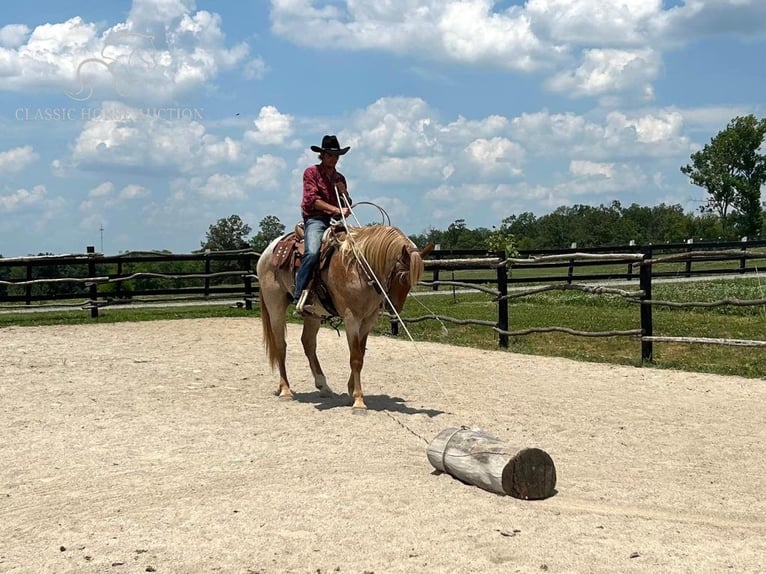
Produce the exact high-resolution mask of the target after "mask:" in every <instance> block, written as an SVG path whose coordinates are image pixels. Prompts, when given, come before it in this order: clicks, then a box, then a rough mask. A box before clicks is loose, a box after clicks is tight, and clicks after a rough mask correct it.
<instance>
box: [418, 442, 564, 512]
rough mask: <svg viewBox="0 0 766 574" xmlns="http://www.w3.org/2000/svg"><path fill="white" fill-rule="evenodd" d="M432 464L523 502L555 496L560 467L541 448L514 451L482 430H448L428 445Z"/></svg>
mask: <svg viewBox="0 0 766 574" xmlns="http://www.w3.org/2000/svg"><path fill="white" fill-rule="evenodd" d="M426 454H427V456H428V461H429V462H430V463H431V465H432V466H433V467H434V468H435V469H436V470H438V471H440V472H446V473H448V474H450V475H452V476H454V477H455V478H457V479H458V480H460V481H462V482H465V483H467V484H472V485H474V486H478V487H479V488H483V489H484V490H488V491H490V492H494V493H497V494H506V495H508V496H512V497H514V498H520V499H523V500H540V499H543V498H548V497H549V496H552V495H553V494H554V493H555V487H556V467H555V465H554V464H553V459H552V458H551V457H550V455H549V454H548V453H546V452H545V451H543V450H541V449H539V448H512V447H509V446H507V445H506V444H505V443H503V442H502V441H501V440H500V439H499V438H497V437H494V436H492V435H489V434H487V433H485V432H483V431H481V430H478V429H468V428H465V427H462V428H454V427H452V428H447V429H445V430H443V431H442V432H440V433H439V434H438V435H437V436H436V438H434V440H432V441H431V443H430V444H429V445H428V448H427V450H426Z"/></svg>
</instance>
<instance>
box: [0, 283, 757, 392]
mask: <svg viewBox="0 0 766 574" xmlns="http://www.w3.org/2000/svg"><path fill="white" fill-rule="evenodd" d="M444 275H445V274H444V273H442V276H441V278H442V279H446V277H445V276H444ZM637 288H638V285H637V284H636V285H635V286H633V287H629V288H626V289H631V290H632V289H637ZM653 299H654V300H665V301H677V302H683V301H719V300H723V299H739V300H761V299H766V280H764V282H763V283H762V282H761V280H760V279H758V278H755V279H740V280H731V279H721V280H710V281H704V282H690V283H657V284H656V285H655V286H654V292H653ZM256 308H257V305H256ZM257 315H258V311H257V309H256V310H253V311H247V310H245V309H241V308H236V307H231V306H226V305H217V306H214V305H204V306H189V307H157V308H119V309H116V308H104V309H101V311H100V317H99V318H98V319H91V318H90V315H89V313H88V312H87V311H83V310H73V311H55V312H54V311H48V312H40V313H2V314H0V328H2V327H5V326H9V325H21V326H24V325H51V324H71V323H92V322H94V321H98V322H116V321H146V320H157V319H180V318H189V317H229V316H232V317H241V316H257ZM423 315H438V316H445V317H453V318H455V319H480V320H487V321H492V322H494V321H496V320H497V304H496V303H494V302H492V301H491V298H490V297H489V296H488V295H485V294H481V293H467V294H466V293H462V292H453V290H451V289H449V288H444V287H443V288H442V291H440V292H439V293H438V294H433V295H429V296H422V297H418V298H410V299H409V300H408V302H407V305H406V306H405V308H404V311H403V313H402V317H403V318H404V319H405V323H406V319H407V318H408V317H410V318H412V317H420V316H423ZM653 315H654V321H653V323H654V335H657V336H662V335H664V336H685V337H712V338H733V339H748V340H762V339H766V337H764V331H765V330H766V329H765V327H766V305H762V304H759V305H755V306H747V307H745V306H721V307H713V308H682V309H679V308H668V307H661V306H654V308H653ZM509 316H510V327H509V330H510V331H517V330H520V329H525V328H532V327H547V326H560V327H569V328H571V329H575V330H579V331H609V330H629V329H638V328H640V320H639V317H640V315H639V305H638V304H637V303H634V302H630V301H627V300H625V299H623V298H622V297H620V296H616V295H589V294H585V293H581V292H559V291H550V292H546V293H542V294H537V295H533V296H529V297H525V298H522V299H514V300H512V301H511V302H510V304H509ZM291 320H294V319H291ZM406 326H407V330H409V332H410V334H411V335H412V337H413V338H414V339H415V340H416V341H417V340H428V341H439V342H444V343H449V344H453V345H463V346H471V347H477V348H484V349H497V348H498V336H497V333H495V332H494V331H493V330H492V329H491V328H489V327H486V326H473V325H455V324H452V323H450V322H446V321H445V322H443V325H442V324H441V323H440V322H439V321H436V320H427V321H423V322H418V323H406ZM375 331H376V333H377V334H381V335H388V334H390V332H391V329H390V323H389V321H388V320H387V319H385V318H381V320H380V321H379V323H378V325H377V327H376V330H375ZM406 336H407V334H406V333H405V331H404V330H403V329H401V330H400V334H399V337H406ZM509 351H512V352H518V353H528V354H536V355H551V356H561V357H569V358H573V359H577V360H584V361H595V362H605V363H620V364H629V365H639V364H640V358H641V344H640V341H639V340H638V339H637V338H635V337H609V338H589V337H580V336H573V335H568V334H564V333H545V334H532V335H526V336H520V337H512V338H511V340H510V346H509ZM654 366H655V367H657V368H673V369H681V370H687V371H700V372H712V373H720V374H733V375H741V376H745V377H751V378H764V377H766V348H763V347H760V348H751V347H732V346H717V345H715V346H714V345H708V344H681V343H655V344H654Z"/></svg>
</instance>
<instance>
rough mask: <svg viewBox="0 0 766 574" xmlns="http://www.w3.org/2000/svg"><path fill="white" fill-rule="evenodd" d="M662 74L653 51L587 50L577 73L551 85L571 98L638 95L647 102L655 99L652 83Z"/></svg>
mask: <svg viewBox="0 0 766 574" xmlns="http://www.w3.org/2000/svg"><path fill="white" fill-rule="evenodd" d="M659 70H660V58H659V55H658V54H657V53H656V52H654V51H653V50H651V49H644V50H605V49H592V50H585V52H584V53H583V61H582V64H581V65H580V66H579V67H578V68H577V69H575V70H573V71H564V72H560V73H559V74H556V75H554V76H553V77H551V78H550V79H549V81H548V82H547V85H548V87H549V88H550V89H551V90H553V91H555V92H563V93H565V94H568V95H570V96H601V95H604V94H611V93H620V92H625V93H628V92H631V91H638V93H639V94H640V95H641V97H643V98H644V99H652V98H653V97H654V91H653V88H652V84H651V82H652V81H653V80H654V79H655V78H656V77H657V74H658V73H659Z"/></svg>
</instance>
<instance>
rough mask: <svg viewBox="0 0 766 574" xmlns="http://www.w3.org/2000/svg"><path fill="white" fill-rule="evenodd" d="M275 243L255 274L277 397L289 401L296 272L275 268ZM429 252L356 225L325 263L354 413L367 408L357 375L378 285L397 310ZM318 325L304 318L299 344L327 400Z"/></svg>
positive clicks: (391, 231) (377, 306)
mask: <svg viewBox="0 0 766 574" xmlns="http://www.w3.org/2000/svg"><path fill="white" fill-rule="evenodd" d="M279 239H280V238H277V239H275V240H274V241H272V242H271V244H270V245H269V246H268V247H267V248H266V250H265V251H264V252H263V254H262V255H261V257H260V258H259V259H258V266H257V273H258V283H259V288H260V304H261V321H262V323H263V341H264V346H265V347H266V353H267V355H268V358H269V362H270V363H271V367H272V369H273V368H274V367H279V388H278V390H277V393H278V395H279V397H280V398H292V396H293V393H292V390H291V389H290V383H289V382H288V380H287V369H286V367H285V357H286V351H287V343H286V341H285V335H286V319H285V311H286V309H287V307H288V305H289V303H290V301H291V300H292V293H293V288H294V274H293V270H292V269H290V268H289V267H281V268H276V267H275V266H274V263H273V262H272V257H271V254H272V252H273V250H274V248H275V246H276V244H277V243H278V242H279ZM427 251H430V246H429V248H426V250H424V251H423V252H420V251H418V249H417V247H416V246H415V245H414V244H413V243H412V241H411V240H410V239H409V238H408V237H407V236H406V235H404V234H403V233H402V232H401V231H400V230H399V229H397V228H396V227H391V226H387V225H374V226H369V227H354V228H350V229H349V230H348V232H347V233H342V234H341V242H340V246H339V248H338V249H337V251H336V253H335V254H334V256H333V257H332V258H331V260H330V263H329V265H327V266H326V267H325V268H324V269H322V270H321V271H318V272H319V273H321V280H322V281H323V283H324V284H325V285H326V287H327V290H328V292H329V295H330V298H331V299H332V303H333V306H334V307H335V309H336V310H337V314H338V316H339V317H341V318H342V319H343V322H344V324H345V330H346V338H347V340H348V348H349V354H350V357H349V364H350V366H351V375H350V376H349V378H348V396H349V399H350V402H352V403H353V408H354V410H355V411H356V410H359V409H366V408H367V406H366V405H365V403H364V397H363V395H362V381H361V372H362V367H363V365H364V354H365V351H366V346H367V335H368V334H369V333H370V331H371V330H372V328H373V327H374V326H375V323H376V322H377V319H378V316H379V315H380V312H381V310H382V309H383V306H384V303H385V297H384V295H383V293H381V291H380V287H379V286H378V283H379V284H380V286H382V288H383V289H384V290H385V292H386V294H387V295H388V297H389V299H390V301H391V304H392V305H393V307H394V308H395V309H396V310H397V312H399V311H401V309H402V307H403V306H404V302H405V299H406V298H407V294H408V293H409V291H410V289H411V288H412V286H413V285H416V284H417V282H418V281H419V280H420V278H421V276H422V274H423V256H424V255H425V254H426V253H427ZM371 274H374V277H373V276H372V275H371ZM376 279H377V282H376ZM320 325H321V320H320V318H318V317H314V316H306V317H304V319H303V333H302V335H301V343H302V344H303V350H304V352H305V354H306V357H307V358H308V361H309V366H310V368H311V374H312V375H313V377H314V385H315V386H316V387H317V388H318V389H319V391H320V396H323V397H328V396H333V392H332V390H331V389H330V387H329V386H328V385H327V379H326V377H325V375H324V373H323V372H322V367H321V366H320V365H319V360H318V359H317V354H316V347H317V345H316V339H317V333H318V332H319V327H320Z"/></svg>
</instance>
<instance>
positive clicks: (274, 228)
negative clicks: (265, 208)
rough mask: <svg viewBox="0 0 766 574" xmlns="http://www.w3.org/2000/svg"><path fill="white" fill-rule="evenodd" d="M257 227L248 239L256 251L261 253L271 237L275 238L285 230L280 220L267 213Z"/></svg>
mask: <svg viewBox="0 0 766 574" xmlns="http://www.w3.org/2000/svg"><path fill="white" fill-rule="evenodd" d="M258 227H259V228H260V231H259V232H258V233H256V234H255V235H254V236H253V238H252V239H251V240H250V245H251V246H252V247H253V249H254V250H255V251H257V252H258V253H262V252H263V250H264V249H266V247H267V246H268V245H269V243H271V241H272V240H273V239H276V238H277V237H279V236H281V235H282V234H284V232H285V226H284V225H282V222H281V221H279V218H278V217H276V216H275V215H267V216H266V217H264V218H263V219H261V222H260V223H259V224H258Z"/></svg>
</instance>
